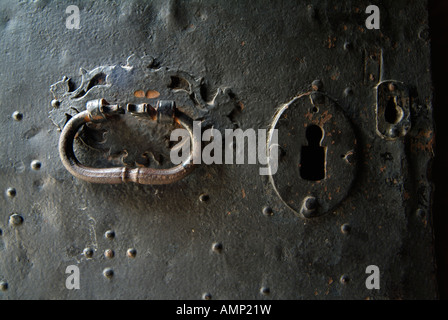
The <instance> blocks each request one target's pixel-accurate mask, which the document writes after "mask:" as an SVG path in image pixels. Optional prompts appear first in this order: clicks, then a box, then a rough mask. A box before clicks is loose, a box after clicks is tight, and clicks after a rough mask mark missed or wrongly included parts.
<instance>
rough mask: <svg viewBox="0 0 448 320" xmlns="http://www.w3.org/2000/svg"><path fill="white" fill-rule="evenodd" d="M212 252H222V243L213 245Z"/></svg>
mask: <svg viewBox="0 0 448 320" xmlns="http://www.w3.org/2000/svg"><path fill="white" fill-rule="evenodd" d="M212 250H213V251H214V252H217V253H221V252H222V243H219V242H216V243H214V244H213V245H212Z"/></svg>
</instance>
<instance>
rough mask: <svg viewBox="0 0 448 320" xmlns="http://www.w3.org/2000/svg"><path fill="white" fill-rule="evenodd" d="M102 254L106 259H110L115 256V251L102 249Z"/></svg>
mask: <svg viewBox="0 0 448 320" xmlns="http://www.w3.org/2000/svg"><path fill="white" fill-rule="evenodd" d="M104 256H105V257H106V258H108V259H112V258H113V257H114V256H115V252H114V251H113V250H112V249H107V250H106V251H104Z"/></svg>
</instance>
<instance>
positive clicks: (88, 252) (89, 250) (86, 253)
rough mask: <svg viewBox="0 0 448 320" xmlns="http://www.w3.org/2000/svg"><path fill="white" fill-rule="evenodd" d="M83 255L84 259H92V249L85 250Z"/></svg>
mask: <svg viewBox="0 0 448 320" xmlns="http://www.w3.org/2000/svg"><path fill="white" fill-rule="evenodd" d="M83 254H84V256H85V257H86V258H92V257H93V249H92V248H85V249H84V251H83Z"/></svg>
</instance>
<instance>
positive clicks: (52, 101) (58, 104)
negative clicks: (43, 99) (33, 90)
mask: <svg viewBox="0 0 448 320" xmlns="http://www.w3.org/2000/svg"><path fill="white" fill-rule="evenodd" d="M60 105H61V102H60V101H59V100H57V99H53V100H51V106H52V107H53V108H55V109H57V108H59V107H60Z"/></svg>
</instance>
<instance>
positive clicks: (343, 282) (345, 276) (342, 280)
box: [339, 274, 350, 284]
mask: <svg viewBox="0 0 448 320" xmlns="http://www.w3.org/2000/svg"><path fill="white" fill-rule="evenodd" d="M339 281H340V282H341V283H342V284H347V283H348V282H349V281H350V278H349V277H348V276H347V275H345V274H344V275H342V276H341V278H340V279H339Z"/></svg>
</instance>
